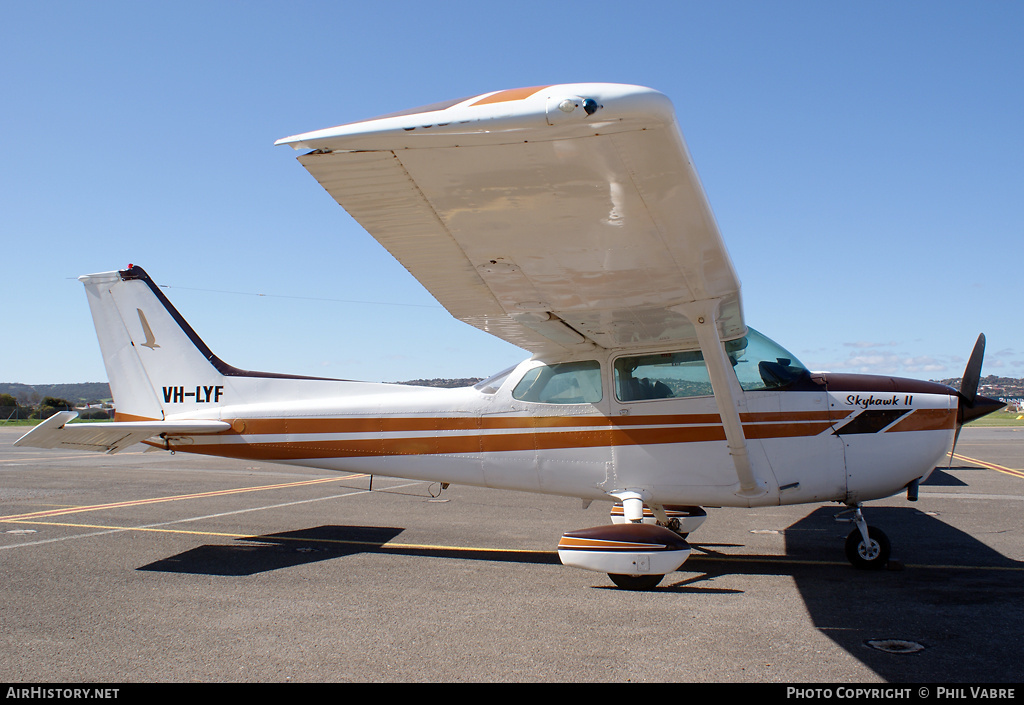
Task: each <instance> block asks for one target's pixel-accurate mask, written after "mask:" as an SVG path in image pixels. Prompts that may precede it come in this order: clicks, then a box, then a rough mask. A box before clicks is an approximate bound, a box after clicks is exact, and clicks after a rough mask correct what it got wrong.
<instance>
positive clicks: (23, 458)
mask: <svg viewBox="0 0 1024 705" xmlns="http://www.w3.org/2000/svg"><path fill="white" fill-rule="evenodd" d="M145 452H146V451H144V450H139V451H134V452H132V453H118V455H119V456H121V455H142V454H143V453H145ZM95 456H96V454H95V452H90V451H87V450H84V451H82V452H81V453H80V454H78V455H21V456H18V457H16V458H4V459H2V460H0V463H24V462H26V461H29V460H45V461H50V460H81V459H83V458H90V457H92V458H95Z"/></svg>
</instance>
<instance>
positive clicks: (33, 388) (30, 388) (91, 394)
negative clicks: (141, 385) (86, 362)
mask: <svg viewBox="0 0 1024 705" xmlns="http://www.w3.org/2000/svg"><path fill="white" fill-rule="evenodd" d="M0 394H10V395H11V396H12V397H14V398H15V399H17V400H18V403H19V404H22V405H23V406H33V405H35V404H38V403H39V402H40V401H42V400H43V397H57V398H58V399H67V400H68V401H70V402H72V403H80V404H88V403H91V402H97V401H110V398H111V397H110V385H109V384H107V383H106V382H79V383H77V384H19V383H17V382H0Z"/></svg>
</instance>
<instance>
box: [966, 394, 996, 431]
mask: <svg viewBox="0 0 1024 705" xmlns="http://www.w3.org/2000/svg"><path fill="white" fill-rule="evenodd" d="M1004 406H1006V404H1004V403H1003V402H1001V401H999V400H998V399H992V398H991V397H983V396H981V395H977V396H975V397H974V401H973V403H968V401H967V399H965V398H964V397H963V396H961V397H960V404H959V414H958V418H957V422H958V423H959V424H961V425H962V424H965V423H968V422H970V421H974V420H975V419H980V418H981V417H982V416H987V415H988V414H991V413H992V412H993V411H999V410H1000V409H1002V408H1003V407H1004Z"/></svg>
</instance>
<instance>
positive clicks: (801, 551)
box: [139, 471, 1024, 683]
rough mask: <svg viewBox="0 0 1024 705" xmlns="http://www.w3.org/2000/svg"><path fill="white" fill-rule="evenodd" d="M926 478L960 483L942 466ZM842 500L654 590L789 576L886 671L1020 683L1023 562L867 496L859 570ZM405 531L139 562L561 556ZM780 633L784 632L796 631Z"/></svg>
mask: <svg viewBox="0 0 1024 705" xmlns="http://www.w3.org/2000/svg"><path fill="white" fill-rule="evenodd" d="M928 484H929V485H931V486H940V487H941V486H946V487H951V486H959V485H964V484H965V483H963V482H961V481H960V480H957V479H956V478H953V477H952V476H950V475H948V474H946V473H943V472H941V471H936V473H935V474H934V475H933V476H932V478H930V480H929V483H928ZM923 499H926V498H923ZM840 509H842V507H841V506H839V505H829V506H824V507H821V508H818V509H816V510H814V511H812V512H811V513H810V514H808V515H807V516H805V517H804V518H803V519H801V520H799V521H797V522H796V523H794V524H793V525H792V526H790V527H789V528H787V529H786V530H785V553H784V555H775V556H759V555H756V554H742V553H737V549H739V550H742V548H743V546H742V545H739V546H737V545H725V544H715V543H711V542H709V543H703V542H700V541H699V539H698V540H694V541H692V545H693V547H694V549H695V550H694V553H693V556H692V557H691V559H690V560H689V561H688V562H687V563H686V564H684V565H683V567H682V569H681V571H680V573H675V574H672V575H669V576H666V578H665V580H664V581H663V582H662V584H661V586H660V587H658V588H656V589H655V590H654V592H655V593H660V594H663V595H671V594H677V595H686V594H703V595H712V596H721V598H722V599H724V600H731V599H737V598H742V596H743V593H745V592H746V591H747V590H749V589H750V588H749V587H746V586H749V583H748V582H744V583H742V585H744V586H745V587H742V588H736V587H720V586H719V585H721V583H719V585H712V582H713V581H715V580H716V579H718V578H723V577H726V576H728V575H777V576H789V577H791V578H792V580H793V581H794V583H795V585H796V587H797V590H798V591H799V594H800V597H801V599H802V600H803V602H804V604H805V606H806V610H807V613H808V615H809V617H810V619H811V620H812V622H813V624H814V627H815V629H817V630H818V632H820V633H821V634H823V635H825V636H826V637H828V638H829V639H831V640H832V641H833V642H834V643H835V644H837V645H838V646H840V647H841V648H843V649H844V650H845V651H847V652H848V653H849V654H850V655H852V656H853V657H855V658H857V659H858V660H860V661H861V662H862V663H863V664H864V665H865V666H867V667H869V668H871V669H872V670H873V671H874V672H876V673H877V674H878V675H879V676H880V677H881V678H883V679H885V680H887V681H890V682H932V683H949V682H983V681H985V682H1017V681H1020V680H1021V679H1022V677H1024V665H1022V663H1021V662H1020V659H1019V658H1018V656H1017V649H1016V647H1014V646H1013V645H1015V644H1017V643H1018V639H1019V632H1020V628H1021V625H1022V624H1024V564H1022V563H1020V562H1018V561H1014V560H1011V559H1009V558H1007V557H1006V556H1003V555H1002V554H1000V553H998V552H997V551H995V550H993V549H992V548H990V547H988V546H987V545H985V544H983V543H981V542H980V541H978V540H977V539H975V538H974V537H973V536H971V535H969V534H967V533H964V532H962V531H960V530H958V529H956V528H954V527H952V526H950V525H948V524H946V523H945V522H943V521H942V520H940V519H939V518H936V517H934V516H930V515H928V514H926V513H924V512H923V511H920V510H918V509H917V508H916V507H873V506H870V505H869V506H868V507H866V509H865V515H866V517H867V519H868V522H869V523H870V524H871V525H873V526H878V527H879V528H881V529H883V530H884V531H885V532H886V534H888V536H889V538H890V540H891V541H892V544H893V553H892V557H893V560H892V561H891V564H892V565H891V567H890V569H889V570H882V571H861V570H855V569H854V568H853V567H851V566H850V565H849V564H848V563H847V562H846V560H845V556H844V553H843V545H844V541H845V538H846V535H847V534H848V533H849V532H850V531H851V530H852V529H853V525H852V524H847V523H839V522H837V521H836V520H835V515H836V514H837V513H838V512H839V511H840ZM712 519H713V517H712ZM708 524H709V526H708V527H705V529H703V530H702V532H701V533H702V534H704V535H707V536H708V538H712V537H713V522H711V521H709V522H708ZM402 531H403V529H402V528H396V527H373V526H333V525H327V526H319V527H313V528H308V529H301V530H297V531H290V532H282V533H276V534H267V535H262V536H252V537H247V538H245V539H240V540H238V541H237V542H235V543H234V544H231V545H206V546H199V547H197V548H194V549H191V550H189V551H186V552H184V553H180V554H178V555H176V556H171V557H169V558H165V559H162V560H159V561H156V562H154V563H151V564H149V565H146V566H142V567H140V568H139V570H146V571H162V572H171V573H194V574H204V575H222V576H248V575H254V574H258V573H262V572H266V571H272V570H278V569H281V568H289V567H292V566H297V565H304V564H310V563H315V562H318V561H324V560H331V559H335V558H343V557H345V556H350V555H355V554H360V553H377V554H381V555H388V554H393V555H406V556H409V555H418V556H430V557H435V558H439V557H448V558H455V559H459V560H480V561H502V562H517V563H524V564H557V563H558V562H559V561H558V556H557V554H556V553H555V552H554V551H517V550H497V551H494V550H486V551H485V550H479V549H461V548H456V547H453V548H444V547H435V546H416V545H408V544H405V545H403V544H401V543H398V542H395V539H396V538H397V537H398V536H399V535H400V534H401V533H402ZM693 538H695V539H696V538H697V537H693ZM595 587H598V588H599V589H607V590H617V588H612V587H605V586H597V585H596V586H595ZM778 636H779V639H780V640H782V641H784V642H786V643H789V642H790V641H791V640H792V639H794V638H800V637H798V636H797V635H796V634H780V635H778ZM875 642H881V644H878V645H880V646H882V647H889V650H888V651H883V650H878V648H876V646H877V645H876V646H872V644H875ZM918 647H920V648H918ZM787 648H793V647H792V646H788V647H787ZM827 674H828V670H827V664H823V670H822V678H823V679H825V680H828V675H827Z"/></svg>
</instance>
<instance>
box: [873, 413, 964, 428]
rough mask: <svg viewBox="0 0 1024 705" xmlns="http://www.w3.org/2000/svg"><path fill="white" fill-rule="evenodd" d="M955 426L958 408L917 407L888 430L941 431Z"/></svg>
mask: <svg viewBox="0 0 1024 705" xmlns="http://www.w3.org/2000/svg"><path fill="white" fill-rule="evenodd" d="M953 428H956V409H915V410H914V411H913V413H911V414H908V415H907V416H905V417H904V418H902V419H900V420H899V421H897V422H896V423H895V424H893V425H892V426H891V427H890V428H889V431H888V432H889V433H893V432H899V431H941V430H947V429H953Z"/></svg>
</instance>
